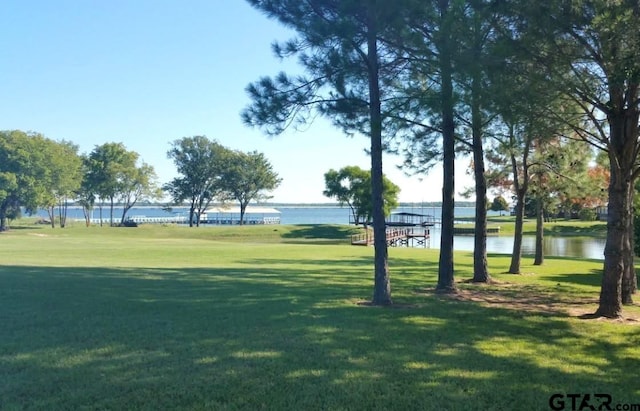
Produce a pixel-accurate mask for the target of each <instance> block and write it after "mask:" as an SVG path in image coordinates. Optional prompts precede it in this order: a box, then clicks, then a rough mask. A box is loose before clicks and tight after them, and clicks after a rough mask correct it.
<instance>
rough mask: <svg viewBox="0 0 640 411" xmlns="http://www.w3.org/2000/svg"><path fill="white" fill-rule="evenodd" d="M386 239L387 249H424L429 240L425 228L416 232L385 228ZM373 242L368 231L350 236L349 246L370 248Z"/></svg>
mask: <svg viewBox="0 0 640 411" xmlns="http://www.w3.org/2000/svg"><path fill="white" fill-rule="evenodd" d="M386 237H387V238H386V241H387V246H389V247H402V246H404V247H409V246H414V247H415V246H421V247H426V246H427V244H428V242H429V239H430V235H429V230H428V229H426V228H420V229H417V230H416V229H414V228H387V230H386ZM373 242H374V237H373V232H372V231H369V230H367V232H366V233H363V234H354V235H352V236H351V245H363V246H370V245H373Z"/></svg>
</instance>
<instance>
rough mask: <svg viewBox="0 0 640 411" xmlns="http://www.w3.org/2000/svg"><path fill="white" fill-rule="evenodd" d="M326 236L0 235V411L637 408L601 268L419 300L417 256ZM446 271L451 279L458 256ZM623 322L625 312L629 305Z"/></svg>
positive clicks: (232, 232)
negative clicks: (606, 306)
mask: <svg viewBox="0 0 640 411" xmlns="http://www.w3.org/2000/svg"><path fill="white" fill-rule="evenodd" d="M352 230H353V229H351V228H349V227H342V226H271V227H228V228H217V227H216V228H199V229H189V228H186V227H159V226H158V227H153V226H142V227H138V228H106V227H104V228H99V227H92V228H88V229H86V228H84V227H71V228H67V229H55V230H52V229H50V228H42V227H41V228H31V227H23V228H20V229H14V230H12V231H11V232H8V233H3V234H1V235H0V245H1V248H0V261H1V262H2V265H1V266H0V301H1V304H2V309H1V310H0V322H1V324H2V328H1V329H0V409H2V410H22V409H36V410H38V409H41V410H62V409H65V410H67V409H68V410H71V409H73V410H77V409H92V410H93V409H100V410H103V409H109V410H125V409H126V410H130V409H134V410H135V409H148V410H160V409H163V410H164V409H185V410H186V409H188V410H192V409H193V410H198V409H202V410H316V409H324V410H445V409H446V410H468V409H478V410H488V409H493V410H514V409H520V410H538V409H549V405H548V404H549V397H550V396H551V395H552V394H553V393H557V392H559V393H608V394H611V395H612V396H613V399H614V402H619V403H623V402H627V403H628V402H631V403H640V385H638V379H637V370H638V367H639V366H640V328H639V327H638V326H637V325H635V324H636V322H633V321H617V322H611V321H601V320H585V319H580V318H579V317H578V316H577V315H575V312H576V311H577V312H581V311H584V312H593V311H594V310H595V308H596V305H595V302H596V299H597V295H598V290H599V281H600V276H599V273H600V270H601V268H602V262H599V261H590V260H570V259H561V258H547V260H546V262H545V265H544V266H542V267H534V266H532V265H528V264H530V263H531V261H530V259H529V258H525V260H524V263H525V264H524V266H523V272H524V274H523V275H518V276H515V275H509V274H504V272H505V271H506V270H507V267H508V264H509V256H504V255H491V256H490V259H489V264H490V269H491V272H492V274H493V276H494V277H495V278H496V279H497V280H498V281H499V283H498V284H494V285H488V286H478V285H473V284H466V283H462V282H461V283H459V287H460V289H461V294H460V296H459V298H451V297H445V296H438V295H435V294H434V293H433V287H434V286H435V283H436V279H437V262H438V252H437V250H429V249H406V248H404V249H400V248H394V249H390V269H391V281H392V293H393V298H394V302H395V305H394V306H393V307H390V308H379V307H370V306H367V305H365V304H362V302H364V301H368V300H369V299H370V297H371V294H372V285H373V280H372V279H373V267H372V255H373V250H372V249H371V248H366V247H354V246H350V245H348V235H349V234H350V233H351V232H352ZM455 259H456V276H457V278H458V280H461V281H462V280H465V279H468V278H470V277H471V270H472V259H471V255H470V253H458V254H456V256H455ZM625 310H626V311H625V313H628V314H629V315H631V316H638V314H639V310H638V307H626V308H625Z"/></svg>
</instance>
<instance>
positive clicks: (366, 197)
mask: <svg viewBox="0 0 640 411" xmlns="http://www.w3.org/2000/svg"><path fill="white" fill-rule="evenodd" d="M383 179H384V180H383V198H384V215H385V217H387V216H389V214H391V211H392V210H393V209H394V208H396V207H397V206H398V195H399V193H400V187H398V186H397V185H395V184H394V183H393V182H391V180H389V179H388V178H387V177H386V176H384V177H383ZM324 182H325V190H324V191H323V194H324V195H325V196H327V197H329V198H335V199H336V200H338V203H340V205H345V204H346V205H347V206H348V207H349V209H350V210H351V217H352V219H353V222H354V223H355V224H356V225H358V224H369V223H370V222H371V217H372V207H371V173H370V172H369V171H368V170H363V169H362V168H360V167H358V166H347V167H343V168H341V169H340V170H334V169H331V170H329V171H327V172H326V173H325V174H324Z"/></svg>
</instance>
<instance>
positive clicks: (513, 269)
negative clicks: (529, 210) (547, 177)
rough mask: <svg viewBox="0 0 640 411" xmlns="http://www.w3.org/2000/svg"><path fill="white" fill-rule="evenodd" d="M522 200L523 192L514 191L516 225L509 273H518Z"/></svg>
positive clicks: (522, 220)
mask: <svg viewBox="0 0 640 411" xmlns="http://www.w3.org/2000/svg"><path fill="white" fill-rule="evenodd" d="M524 201H525V192H524V190H522V189H520V190H518V191H517V193H516V208H515V211H516V225H515V231H514V233H513V251H512V253H511V265H510V266H509V273H510V274H520V262H521V261H522V231H523V226H524Z"/></svg>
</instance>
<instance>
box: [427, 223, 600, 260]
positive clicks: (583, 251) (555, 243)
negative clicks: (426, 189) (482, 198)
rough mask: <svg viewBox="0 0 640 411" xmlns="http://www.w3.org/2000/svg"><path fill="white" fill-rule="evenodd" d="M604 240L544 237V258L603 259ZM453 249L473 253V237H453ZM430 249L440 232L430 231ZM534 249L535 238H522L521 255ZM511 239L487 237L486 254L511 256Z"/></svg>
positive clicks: (435, 245) (434, 244)
mask: <svg viewBox="0 0 640 411" xmlns="http://www.w3.org/2000/svg"><path fill="white" fill-rule="evenodd" d="M604 244H605V239H604V238H592V237H545V238H544V241H543V248H544V255H545V256H546V257H551V256H555V257H577V258H593V259H599V260H602V259H604ZM453 247H454V249H455V250H457V251H473V236H455V237H454V241H453ZM431 248H440V230H439V229H433V228H432V229H431ZM535 249H536V238H535V236H524V237H523V238H522V254H524V255H527V254H531V255H533V254H534V253H535ZM512 251H513V237H504V236H499V237H498V236H489V237H487V252H488V253H500V254H511V252H512Z"/></svg>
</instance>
